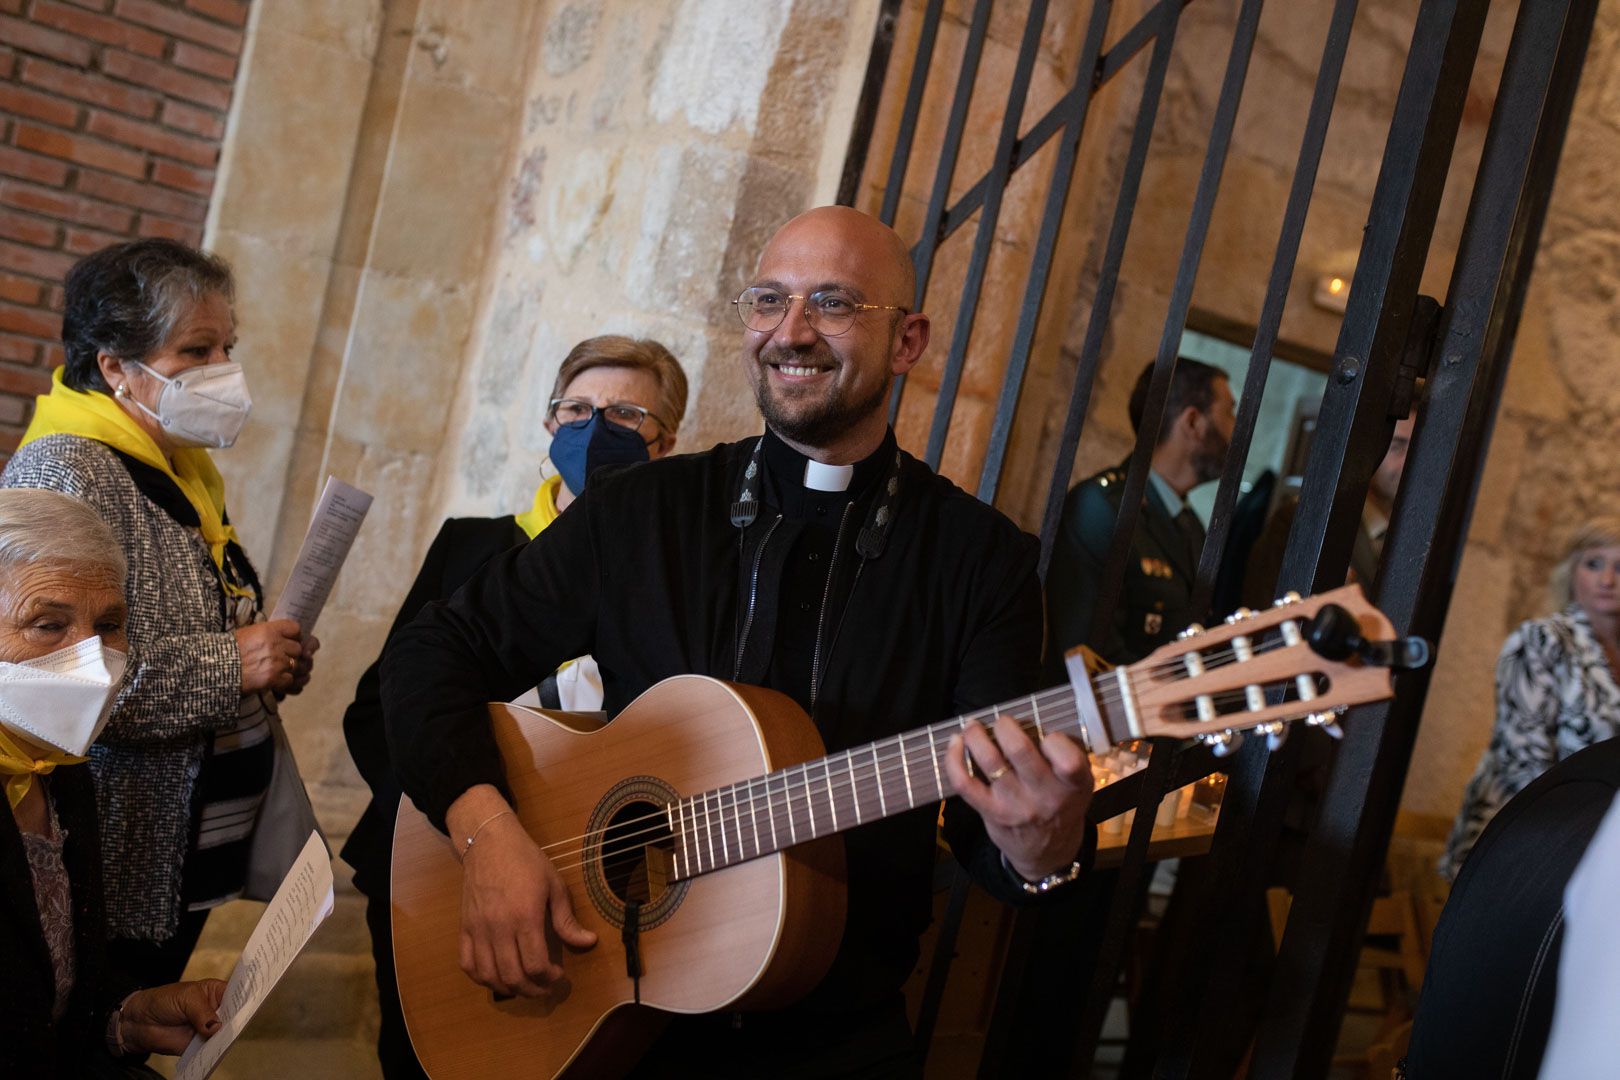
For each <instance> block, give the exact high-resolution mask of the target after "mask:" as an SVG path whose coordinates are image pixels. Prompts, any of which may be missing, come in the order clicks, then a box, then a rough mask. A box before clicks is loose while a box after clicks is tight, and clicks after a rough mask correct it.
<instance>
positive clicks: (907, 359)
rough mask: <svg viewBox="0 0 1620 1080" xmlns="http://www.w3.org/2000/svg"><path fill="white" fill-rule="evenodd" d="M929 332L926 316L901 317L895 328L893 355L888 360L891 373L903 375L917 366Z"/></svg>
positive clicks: (926, 344) (926, 345)
mask: <svg viewBox="0 0 1620 1080" xmlns="http://www.w3.org/2000/svg"><path fill="white" fill-rule="evenodd" d="M929 331H930V324H929V321H928V316H927V315H923V314H916V315H905V316H902V317H901V319H900V325H899V326H897V327H896V328H895V346H894V355H893V356H892V357H891V358H890V360H889V371H890V372H891V373H893V374H895V375H904V374H905V373H906V372H908V371H910V370H911V369H912V368H914V367H916V366H917V361H919V360H921V359H922V354H923V350H925V349H927V348H928V335H929Z"/></svg>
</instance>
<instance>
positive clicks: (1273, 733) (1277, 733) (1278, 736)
mask: <svg viewBox="0 0 1620 1080" xmlns="http://www.w3.org/2000/svg"><path fill="white" fill-rule="evenodd" d="M1254 730H1255V733H1256V734H1259V735H1264V736H1265V737H1266V749H1267V750H1276V749H1278V748H1279V747H1281V746H1282V744H1283V740H1284V739H1287V738H1288V725H1287V724H1285V723H1283V722H1282V721H1281V720H1275V721H1273V722H1271V723H1269V724H1261V725H1259V726H1258V727H1256V728H1255V729H1254Z"/></svg>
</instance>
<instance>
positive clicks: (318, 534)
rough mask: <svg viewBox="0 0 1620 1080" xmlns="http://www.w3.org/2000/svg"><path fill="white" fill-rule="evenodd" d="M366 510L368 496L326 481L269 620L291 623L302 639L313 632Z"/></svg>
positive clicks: (339, 482)
mask: <svg viewBox="0 0 1620 1080" xmlns="http://www.w3.org/2000/svg"><path fill="white" fill-rule="evenodd" d="M370 509H371V496H370V495H368V494H366V493H365V492H364V491H361V490H360V489H359V488H357V487H353V486H351V485H349V484H345V483H344V482H343V481H342V480H339V479H338V478H337V477H335V476H328V477H327V478H326V487H325V488H324V489H322V491H321V499H320V502H318V503H316V504H315V516H314V517H312V518H310V521H309V531H308V532H306V533H305V534H304V543H303V546H302V547H300V548H299V549H298V561H297V562H295V563H293V569H292V576H291V577H289V578H288V579H287V587H286V588H285V589H283V590H282V593H281V599H280V600H279V601H277V602H276V610H275V611H273V612H271V614H270V617H271V618H272V619H293V620H295V621H296V622H297V623H298V628H299V629H300V630H302V631H303V632H304V633H305V634H306V635H307V634H309V633H310V632H311V631H312V630H314V629H315V620H316V619H318V618H320V615H321V608H323V607H325V606H326V598H327V597H328V596H331V595H332V586H333V585H334V584H335V583H336V582H337V576H338V571H339V570H341V569H343V561H344V560H345V559H347V558H348V557H349V549H350V548H351V547H353V546H354V538H355V536H356V534H358V533H359V532H360V523H361V522H363V521H365V520H366V511H368V510H370Z"/></svg>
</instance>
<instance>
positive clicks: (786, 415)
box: [754, 349, 889, 447]
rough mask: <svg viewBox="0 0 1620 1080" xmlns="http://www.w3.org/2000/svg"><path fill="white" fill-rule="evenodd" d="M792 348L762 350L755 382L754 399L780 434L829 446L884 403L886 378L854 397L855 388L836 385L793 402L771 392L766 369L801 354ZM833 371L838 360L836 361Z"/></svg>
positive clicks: (795, 439) (805, 441) (792, 438)
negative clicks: (814, 397) (812, 397)
mask: <svg viewBox="0 0 1620 1080" xmlns="http://www.w3.org/2000/svg"><path fill="white" fill-rule="evenodd" d="M801 355H802V354H800V353H798V352H796V351H794V350H792V349H773V350H771V351H769V352H766V353H763V354H761V356H760V358H759V360H758V361H757V363H758V364H759V366H760V369H761V370H760V372H759V379H758V381H757V382H755V383H754V400H755V401H756V402H757V403H758V404H759V411H760V414H761V415H763V416H764V417H765V423H766V424H767V425H768V426H769V427H770V429H771V430H772V431H774V432H776V433H777V434H778V435H780V436H782V437H783V438H785V439H788V440H790V441H792V442H795V443H798V444H800V445H801V446H817V447H819V446H828V445H830V444H832V443H834V442H836V441H837V440H838V439H839V438H840V437H842V436H843V435H844V434H845V433H846V432H848V431H849V430H850V428H852V427H854V426H855V425H856V424H857V423H859V422H860V421H862V420H864V419H866V418H867V417H868V416H870V415H872V413H873V412H875V411H876V410H878V409H881V408H882V407H883V404H884V402H886V401H887V400H888V397H889V386H888V382H887V380H880V381H878V382H877V383H876V384H875V385H874V386H873V388H872V391H871V393H869V394H866V395H864V396H862V397H859V398H852V397H851V393H852V391H849V390H841V389H840V388H838V387H833V388H832V389H831V391H830V392H828V393H826V394H825V395H824V396H823V397H821V398H819V399H818V400H815V401H809V402H802V403H801V402H794V401H789V400H782V399H781V398H778V397H777V396H775V395H773V394H772V392H771V373H770V372H769V371H768V370H766V369H767V368H768V367H769V366H770V365H771V364H772V363H779V362H782V361H792V360H794V359H798V358H801ZM817 359H818V360H819V359H820V357H817ZM834 365H835V367H834V371H836V370H837V366H839V365H837V362H836V361H834Z"/></svg>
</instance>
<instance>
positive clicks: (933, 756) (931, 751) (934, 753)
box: [928, 727, 945, 795]
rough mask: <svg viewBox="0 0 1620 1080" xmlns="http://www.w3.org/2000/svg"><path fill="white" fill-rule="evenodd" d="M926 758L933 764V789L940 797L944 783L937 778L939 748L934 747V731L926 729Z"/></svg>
mask: <svg viewBox="0 0 1620 1080" xmlns="http://www.w3.org/2000/svg"><path fill="white" fill-rule="evenodd" d="M928 758H929V760H930V761H932V762H933V763H934V787H935V788H937V789H938V790H939V793H940V794H941V795H943V794H945V781H943V780H941V779H940V778H939V748H938V747H937V746H935V745H934V729H933V727H929V729H928Z"/></svg>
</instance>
